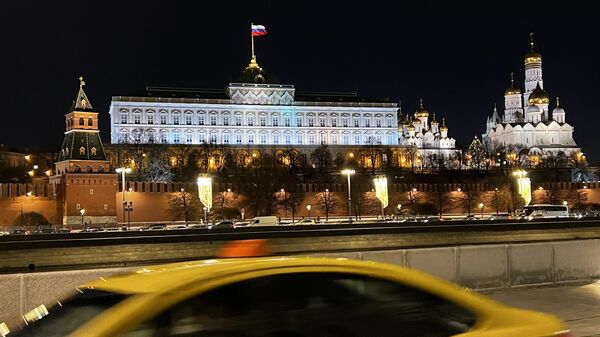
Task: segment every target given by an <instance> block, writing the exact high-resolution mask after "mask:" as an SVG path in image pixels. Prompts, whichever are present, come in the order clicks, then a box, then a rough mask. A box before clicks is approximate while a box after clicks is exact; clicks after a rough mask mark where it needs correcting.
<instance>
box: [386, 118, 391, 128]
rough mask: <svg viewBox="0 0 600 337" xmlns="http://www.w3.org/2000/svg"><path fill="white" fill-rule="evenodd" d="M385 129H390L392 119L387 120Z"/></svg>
mask: <svg viewBox="0 0 600 337" xmlns="http://www.w3.org/2000/svg"><path fill="white" fill-rule="evenodd" d="M386 120H387V127H388V128H391V127H392V119H391V118H387V119H386Z"/></svg>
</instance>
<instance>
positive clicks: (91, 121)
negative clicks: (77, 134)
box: [88, 117, 94, 126]
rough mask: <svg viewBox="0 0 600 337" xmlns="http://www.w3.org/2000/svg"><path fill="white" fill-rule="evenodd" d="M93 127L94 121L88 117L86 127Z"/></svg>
mask: <svg viewBox="0 0 600 337" xmlns="http://www.w3.org/2000/svg"><path fill="white" fill-rule="evenodd" d="M93 125H94V120H93V119H92V118H91V117H90V118H88V126H93Z"/></svg>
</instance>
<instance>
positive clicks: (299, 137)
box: [297, 133, 302, 144]
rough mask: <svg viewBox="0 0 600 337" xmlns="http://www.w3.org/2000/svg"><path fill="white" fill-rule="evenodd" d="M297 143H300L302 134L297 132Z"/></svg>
mask: <svg viewBox="0 0 600 337" xmlns="http://www.w3.org/2000/svg"><path fill="white" fill-rule="evenodd" d="M297 143H298V144H302V134H301V133H299V134H298V139H297Z"/></svg>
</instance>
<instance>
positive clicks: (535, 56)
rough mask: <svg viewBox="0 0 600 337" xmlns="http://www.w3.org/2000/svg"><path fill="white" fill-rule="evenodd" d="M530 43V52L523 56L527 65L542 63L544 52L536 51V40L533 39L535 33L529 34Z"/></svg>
mask: <svg viewBox="0 0 600 337" xmlns="http://www.w3.org/2000/svg"><path fill="white" fill-rule="evenodd" d="M529 45H530V46H531V47H530V49H529V52H528V53H527V54H525V57H523V61H524V62H525V64H526V65H527V64H531V63H541V62H542V54H540V53H538V52H536V51H535V41H534V39H533V33H530V34H529Z"/></svg>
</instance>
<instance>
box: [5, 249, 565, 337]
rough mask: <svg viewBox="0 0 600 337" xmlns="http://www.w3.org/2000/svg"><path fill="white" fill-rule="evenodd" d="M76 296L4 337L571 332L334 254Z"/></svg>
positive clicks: (176, 270)
mask: <svg viewBox="0 0 600 337" xmlns="http://www.w3.org/2000/svg"><path fill="white" fill-rule="evenodd" d="M238 248H239V247H238ZM243 250H244V248H242V251H243ZM238 252H239V249H238ZM241 255H244V254H241ZM249 255H253V254H249ZM254 255H262V254H254ZM229 256H239V255H236V254H229ZM244 256H245V255H244ZM77 290H78V291H77V293H76V295H74V296H71V297H70V298H68V299H66V300H65V301H61V302H58V303H57V304H56V305H54V306H52V307H50V308H48V309H46V307H43V306H42V307H38V308H37V309H36V310H34V311H32V312H30V313H28V314H26V315H25V316H24V318H25V320H26V321H27V322H28V325H26V326H25V327H24V328H23V329H22V330H19V331H13V332H11V335H9V337H13V336H15V337H16V336H20V337H23V336H26V337H32V336H36V337H37V336H39V337H41V336H44V337H54V336H77V337H100V336H102V337H108V336H111V337H112V336H123V337H158V336H160V337H162V336H174V337H175V336H176V337H192V336H194V337H308V336H311V337H313V336H314V337H342V336H344V337H388V336H389V337H391V336H395V337H398V336H400V337H402V336H406V337H408V336H410V337H448V336H461V337H484V336H485V337H550V336H553V337H567V336H572V335H571V334H570V333H569V331H567V330H566V328H565V325H564V324H563V323H562V322H561V321H560V320H558V319H557V318H555V317H553V316H551V315H548V314H544V313H539V312H534V311H526V310H521V309H516V308H512V307H508V306H506V305H503V304H500V303H497V302H495V301H493V300H490V299H488V298H486V297H484V296H482V295H479V294H477V293H474V292H471V291H469V290H467V289H465V288H461V287H458V286H456V285H454V284H452V283H449V282H446V281H444V280H441V279H438V278H436V277H433V276H431V275H428V274H426V273H423V272H420V271H417V270H412V269H407V268H403V267H399V266H394V265H388V264H383V263H377V262H368V261H357V260H349V259H341V258H320V257H269V256H262V257H244V258H226V259H214V260H203V261H192V262H182V263H173V264H167V265H161V266H153V267H147V268H143V269H141V270H139V271H137V272H135V273H131V274H127V275H118V276H113V277H111V278H107V279H100V280H97V281H93V282H91V283H88V284H86V285H85V286H82V287H80V288H78V289H77Z"/></svg>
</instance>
